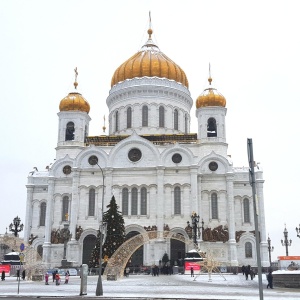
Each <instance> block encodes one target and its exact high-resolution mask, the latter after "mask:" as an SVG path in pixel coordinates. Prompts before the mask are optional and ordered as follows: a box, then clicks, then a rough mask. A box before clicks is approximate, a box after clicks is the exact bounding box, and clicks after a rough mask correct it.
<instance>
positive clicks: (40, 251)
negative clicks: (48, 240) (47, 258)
mask: <svg viewBox="0 0 300 300" xmlns="http://www.w3.org/2000/svg"><path fill="white" fill-rule="evenodd" d="M36 251H37V253H38V255H39V256H40V257H41V258H43V245H38V246H37V249H36Z"/></svg>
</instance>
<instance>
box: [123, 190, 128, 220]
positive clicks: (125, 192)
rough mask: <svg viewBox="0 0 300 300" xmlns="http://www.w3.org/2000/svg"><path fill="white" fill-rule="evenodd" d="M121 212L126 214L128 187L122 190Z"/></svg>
mask: <svg viewBox="0 0 300 300" xmlns="http://www.w3.org/2000/svg"><path fill="white" fill-rule="evenodd" d="M122 214H123V215H124V216H128V189H127V188H124V189H123V190H122Z"/></svg>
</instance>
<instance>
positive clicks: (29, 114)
mask: <svg viewBox="0 0 300 300" xmlns="http://www.w3.org/2000/svg"><path fill="white" fill-rule="evenodd" d="M297 2H298V1H296V0H295V1H288V0H287V1H276V0H275V1H274V0H273V1H267V0H266V1H255V0H254V1H253V0H252V1H230V0H227V1H222V0H221V1H216V0H215V1H214V0H210V1H200V0H199V1H196V0H195V1H192V0H185V1H176V0H171V1H169V0H164V1H161V0H159V1H155V0H153V1H150V0H148V1H146V0H145V1H143V0H136V1H134V0H132V1H125V0H120V1H117V0H112V1H93V0H90V1H76V0H72V1H71V0H70V1H63V0H60V1H53V0H52V1H40V0H37V1H34V0H27V1H17V0H15V1H10V0H0V41H1V47H0V87H1V96H0V101H1V120H0V122H1V123H0V124H1V136H2V139H1V140H2V142H1V152H0V172H1V173H0V174H1V180H0V185H1V186H0V191H1V200H0V201H1V202H0V203H1V205H0V209H1V217H0V233H5V228H6V227H8V225H9V224H10V223H11V221H12V220H13V218H14V217H15V216H16V215H19V216H20V217H21V219H22V221H23V222H24V221H25V207H26V188H25V185H26V182H27V175H28V173H29V172H30V171H31V170H32V168H33V167H37V168H38V169H39V170H44V169H45V167H46V166H47V165H49V164H50V163H51V162H53V159H54V158H55V146H56V142H57V134H58V117H57V113H58V111H59V109H58V106H59V102H60V100H61V99H62V98H64V97H65V96H66V95H67V94H68V93H69V92H70V91H72V89H73V82H74V71H73V70H74V68H75V67H77V68H78V71H79V76H78V82H79V86H78V89H79V92H81V93H82V94H83V96H84V97H85V98H86V99H87V100H88V101H89V103H90V105H91V111H90V116H91V118H92V121H91V124H90V135H99V134H102V129H101V128H102V126H103V115H104V114H105V115H106V116H107V115H108V109H107V107H106V98H107V96H108V92H109V89H110V81H111V78H112V75H113V73H114V71H115V69H116V68H117V67H118V66H119V65H120V64H121V63H123V62H124V61H125V60H127V59H128V58H129V57H130V56H132V55H133V54H134V53H136V51H138V50H139V49H140V47H141V46H142V45H143V43H144V42H145V41H146V40H147V29H148V12H149V10H151V14H152V27H153V31H154V33H153V38H154V41H155V42H156V43H157V45H158V46H159V47H160V49H161V50H162V51H163V52H164V53H165V54H166V55H167V56H168V57H170V58H171V59H172V60H173V61H175V62H176V63H177V64H178V65H179V66H180V67H181V68H182V69H183V70H184V71H185V73H186V75H187V77H188V80H189V84H190V91H191V94H192V97H193V99H194V100H196V98H197V97H198V96H199V95H200V94H201V93H202V91H203V89H204V88H205V87H206V86H207V77H208V65H209V63H211V73H212V77H213V84H214V85H215V87H216V88H217V89H218V90H219V91H220V92H221V93H222V94H223V95H224V96H225V97H226V100H227V118H226V122H227V142H228V144H229V151H228V153H229V154H231V156H232V160H233V163H234V166H237V167H241V166H247V138H252V139H253V146H254V158H255V160H256V161H258V162H260V163H261V165H260V166H261V167H263V169H264V178H265V190H264V197H265V211H266V228H267V233H269V234H270V238H271V240H272V245H273V246H274V247H275V250H274V252H273V254H272V257H273V259H274V258H275V257H276V256H278V255H285V249H284V247H283V246H282V245H281V243H280V240H281V239H282V238H283V230H284V224H285V223H286V224H287V229H288V231H289V238H291V239H292V240H293V243H292V246H291V247H289V254H290V255H300V242H299V240H300V239H299V238H297V236H296V231H295V227H296V226H298V225H299V222H300V214H299V211H300V204H299V192H298V181H299V170H300V163H299V146H298V145H299V141H298V138H299V134H298V130H299V124H298V120H299V113H300V110H299V98H300V96H299V88H298V86H299V70H300V59H299V57H300V56H299V53H300V45H299V44H300V43H299V36H300V35H299V28H300V18H299V10H298V3H297ZM191 116H192V119H193V120H192V129H191V131H192V132H196V131H197V119H196V117H195V106H193V108H192V110H191ZM106 125H107V124H106Z"/></svg>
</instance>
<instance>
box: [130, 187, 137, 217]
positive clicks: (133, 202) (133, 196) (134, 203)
mask: <svg viewBox="0 0 300 300" xmlns="http://www.w3.org/2000/svg"><path fill="white" fill-rule="evenodd" d="M137 198H138V192H137V188H133V189H132V190H131V215H132V216H136V215H137V204H138V202H137Z"/></svg>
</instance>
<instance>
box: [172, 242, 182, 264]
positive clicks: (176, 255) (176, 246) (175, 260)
mask: <svg viewBox="0 0 300 300" xmlns="http://www.w3.org/2000/svg"><path fill="white" fill-rule="evenodd" d="M184 257H185V243H184V242H182V241H179V240H175V239H171V256H170V259H171V263H172V265H176V264H177V265H178V266H179V267H182V266H183V263H184Z"/></svg>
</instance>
